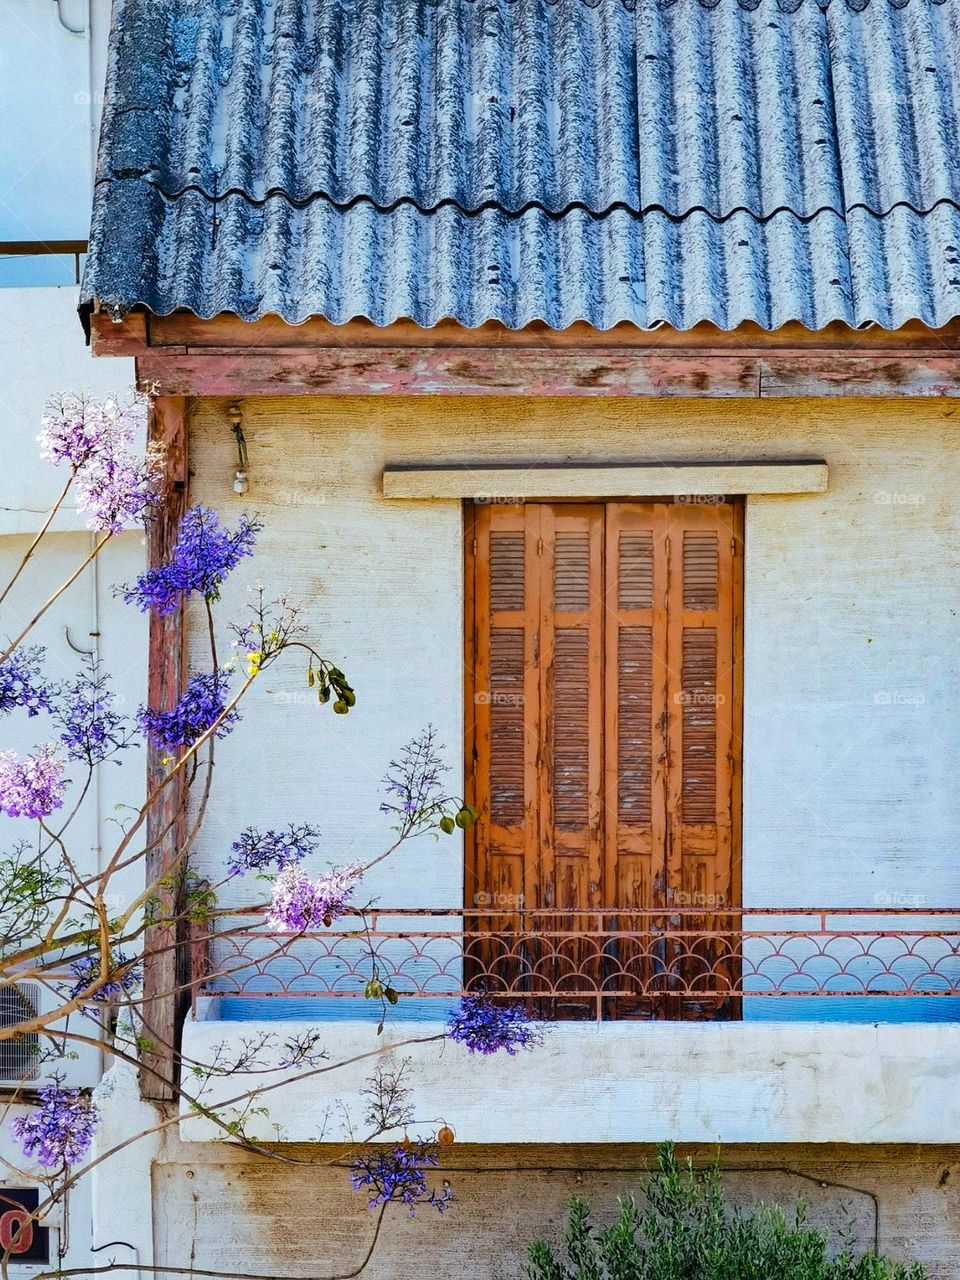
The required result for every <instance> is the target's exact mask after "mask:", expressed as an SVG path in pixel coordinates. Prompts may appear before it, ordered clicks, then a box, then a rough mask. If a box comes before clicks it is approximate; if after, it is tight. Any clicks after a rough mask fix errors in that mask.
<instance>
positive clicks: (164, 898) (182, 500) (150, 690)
mask: <svg viewBox="0 0 960 1280" xmlns="http://www.w3.org/2000/svg"><path fill="white" fill-rule="evenodd" d="M148 437H149V440H150V443H151V444H152V445H156V446H158V448H160V449H161V450H162V452H163V459H164V462H163V481H162V491H161V500H160V502H159V504H158V506H157V509H156V512H155V516H154V518H153V519H152V520H151V522H150V525H149V526H148V532H147V548H148V556H149V563H150V565H151V566H154V565H159V564H163V563H165V562H166V561H167V560H168V559H169V557H170V553H171V551H172V550H173V547H174V545H175V543H176V539H177V530H178V528H179V524H180V518H181V516H182V515H183V513H184V511H185V510H186V506H187V501H188V494H187V489H188V471H187V401H186V399H185V398H184V397H183V396H158V397H155V398H153V399H152V400H151V403H150V412H149V425H148ZM184 681H185V656H184V621H183V611H182V609H179V608H178V609H177V610H175V611H174V612H173V613H169V614H165V615H162V616H161V615H158V614H156V613H151V614H150V630H149V656H148V670H147V702H148V705H149V706H151V707H156V708H162V709H164V710H166V709H169V708H170V707H172V706H173V705H174V703H175V702H176V700H177V699H178V697H179V696H180V694H181V692H182V690H183V687H184ZM163 754H164V753H163V752H162V751H161V750H158V749H157V748H156V747H153V746H151V747H149V748H148V750H147V788H148V793H150V794H152V792H153V791H154V789H155V788H156V787H157V786H158V784H159V783H160V781H161V780H162V779H163V778H164V777H165V776H166V773H167V766H165V765H164V764H163V762H162V756H163ZM185 800H186V795H185V787H184V783H183V775H182V773H181V774H180V775H179V776H178V777H177V778H176V779H175V780H174V781H173V782H171V783H170V784H168V785H167V786H166V787H165V788H164V790H163V791H162V792H161V793H160V796H159V798H158V799H157V800H156V801H155V803H154V804H153V805H152V806H151V809H150V812H149V814H148V817H147V846H148V853H147V855H146V863H145V875H146V883H147V884H148V885H150V884H154V883H157V882H158V881H162V880H163V879H164V877H165V876H166V875H167V873H168V872H169V871H170V870H171V869H176V868H177V860H178V857H179V853H180V849H181V847H182V845H183V840H184V834H185V825H186V824H185V813H184V804H185ZM173 879H174V880H177V879H178V877H177V876H176V875H174V877H173ZM157 898H158V915H159V917H160V923H158V924H155V925H151V926H150V927H149V928H148V929H147V930H146V935H145V938H144V976H143V1028H142V1034H143V1037H144V1041H145V1047H144V1049H143V1051H142V1055H143V1069H142V1070H141V1073H140V1091H141V1094H142V1095H143V1097H144V1098H148V1099H151V1100H152V1101H156V1102H168V1101H170V1100H172V1099H173V1098H174V1097H176V1092H177V1079H176V1070H177V1051H178V1038H179V1033H180V1026H179V1018H178V1010H179V1007H180V1005H181V1003H182V997H181V996H180V994H179V991H180V989H181V988H182V985H183V982H182V979H183V962H182V957H181V950H182V944H183V941H184V940H183V938H181V937H180V936H179V930H178V928H177V927H176V926H175V925H171V924H170V922H169V921H170V920H171V919H175V918H176V917H177V915H178V914H179V908H180V903H179V902H178V901H177V895H176V891H175V889H174V888H173V887H172V886H169V887H168V886H166V885H165V886H164V887H163V888H162V890H161V891H160V893H158V894H157ZM165 916H166V917H168V919H167V921H166V922H164V917H165Z"/></svg>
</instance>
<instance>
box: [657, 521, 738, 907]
mask: <svg viewBox="0 0 960 1280" xmlns="http://www.w3.org/2000/svg"><path fill="white" fill-rule="evenodd" d="M668 512H669V517H668V518H669V541H670V591H669V599H668V605H667V613H668V617H669V635H668V641H667V655H668V657H667V660H668V665H669V667H670V670H671V693H672V696H671V698H670V705H669V707H668V712H669V721H670V733H669V736H670V742H671V755H672V759H671V767H670V787H669V799H668V811H669V840H668V846H667V848H668V854H667V877H668V883H669V884H670V886H671V887H672V889H673V890H674V894H675V895H676V894H677V893H678V892H679V893H680V894H681V895H682V897H681V898H680V899H679V900H680V902H681V903H683V904H685V905H687V906H691V905H692V906H698V905H703V906H717V907H723V906H728V905H730V904H731V902H732V896H731V891H732V889H733V867H732V837H733V816H734V807H735V806H734V785H735V781H736V780H735V778H734V771H733V763H734V758H735V751H734V738H735V734H736V731H737V726H736V725H735V724H734V722H733V716H734V710H735V705H736V700H735V698H734V613H733V603H734V581H733V579H734V561H735V556H734V545H735V542H736V539H737V537H738V529H737V523H736V509H735V508H734V507H733V506H732V505H731V504H729V503H716V504H709V505H707V504H705V505H702V506H701V505H693V504H689V505H687V504H677V505H676V506H672V507H669V508H668Z"/></svg>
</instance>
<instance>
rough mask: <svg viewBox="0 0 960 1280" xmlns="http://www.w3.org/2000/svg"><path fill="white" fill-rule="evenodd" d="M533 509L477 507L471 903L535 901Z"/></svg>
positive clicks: (536, 701) (535, 571) (535, 546)
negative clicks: (476, 815) (476, 812)
mask: <svg viewBox="0 0 960 1280" xmlns="http://www.w3.org/2000/svg"><path fill="white" fill-rule="evenodd" d="M539 524H540V511H539V508H538V507H536V506H532V505H531V506H526V507H524V506H510V507H497V506H483V507H479V508H477V510H476V514H475V518H474V529H473V536H474V539H475V542H476V554H475V555H474V557H473V577H472V582H471V587H472V590H473V593H474V601H473V610H474V617H475V626H474V632H473V644H472V646H471V648H472V654H471V660H472V662H473V666H474V671H473V679H472V681H471V685H472V693H473V706H472V708H470V711H469V713H468V714H470V715H472V717H473V722H474V725H473V750H474V779H473V781H474V791H473V795H474V803H475V804H476V805H477V808H478V810H479V818H478V821H477V824H476V827H475V828H474V829H473V831H472V832H471V835H470V839H469V843H470V845H471V846H472V857H471V858H470V859H469V860H468V867H471V869H472V874H471V875H469V877H468V883H467V895H466V896H467V902H466V906H467V907H468V908H470V907H477V906H480V907H482V906H484V905H487V904H488V903H489V904H491V905H492V906H493V907H498V906H499V907H500V908H504V907H507V908H509V907H511V906H516V905H517V904H518V903H520V902H521V901H523V902H527V903H529V902H532V901H535V896H536V893H537V867H536V861H537V830H536V814H537V753H538V734H539V699H540V690H539V676H538V667H537V649H538V643H539V640H538V630H539V618H538V607H539V570H540V566H539V560H540V557H539V554H538V550H539V537H540V529H539Z"/></svg>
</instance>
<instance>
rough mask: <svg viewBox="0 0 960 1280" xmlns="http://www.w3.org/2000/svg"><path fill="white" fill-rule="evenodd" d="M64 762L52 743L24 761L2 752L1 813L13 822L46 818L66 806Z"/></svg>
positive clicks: (0, 760) (0, 754)
mask: <svg viewBox="0 0 960 1280" xmlns="http://www.w3.org/2000/svg"><path fill="white" fill-rule="evenodd" d="M63 766H64V761H63V758H62V756H60V755H59V753H58V751H57V748H56V746H55V745H53V744H52V743H47V744H46V745H45V746H43V747H41V748H40V749H39V750H38V751H37V752H36V753H35V754H34V755H31V756H26V757H25V758H24V759H22V760H21V759H20V757H19V756H18V755H17V753H16V752H15V751H0V813H5V814H7V816H8V817H11V818H46V817H49V815H50V814H51V813H52V812H53V811H54V809H59V808H61V806H62V805H63V791H64V786H65V785H66V784H65V781H64V777H63Z"/></svg>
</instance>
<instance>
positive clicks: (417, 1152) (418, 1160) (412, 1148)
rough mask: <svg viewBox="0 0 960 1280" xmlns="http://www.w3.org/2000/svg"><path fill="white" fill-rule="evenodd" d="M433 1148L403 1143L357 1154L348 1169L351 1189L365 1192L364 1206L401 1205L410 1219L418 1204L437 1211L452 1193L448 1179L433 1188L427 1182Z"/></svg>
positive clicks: (433, 1158)
mask: <svg viewBox="0 0 960 1280" xmlns="http://www.w3.org/2000/svg"><path fill="white" fill-rule="evenodd" d="M437 1164H438V1160H437V1153H436V1150H435V1149H434V1148H433V1147H432V1146H431V1145H430V1144H429V1143H427V1142H405V1143H402V1144H400V1145H398V1146H396V1147H392V1148H391V1149H390V1150H389V1151H375V1152H373V1153H372V1154H371V1155H369V1156H358V1157H357V1158H356V1160H355V1161H354V1163H353V1167H352V1168H351V1170H350V1182H351V1185H352V1186H353V1189H354V1191H367V1192H368V1199H367V1205H368V1206H369V1208H371V1209H378V1208H379V1207H380V1206H381V1205H385V1204H405V1205H407V1206H408V1208H409V1210H410V1217H411V1218H412V1217H413V1216H414V1215H415V1214H416V1211H417V1206H418V1205H424V1204H426V1205H430V1206H431V1207H432V1208H434V1209H436V1210H437V1212H438V1213H443V1211H444V1210H445V1209H446V1208H447V1207H448V1206H449V1204H450V1202H451V1200H452V1199H453V1192H452V1190H451V1188H450V1184H449V1183H448V1182H446V1181H445V1182H444V1183H443V1186H442V1189H441V1190H439V1191H438V1190H437V1189H436V1188H435V1187H430V1186H429V1185H428V1183H427V1174H428V1171H429V1170H430V1169H435V1168H436V1167H437Z"/></svg>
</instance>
